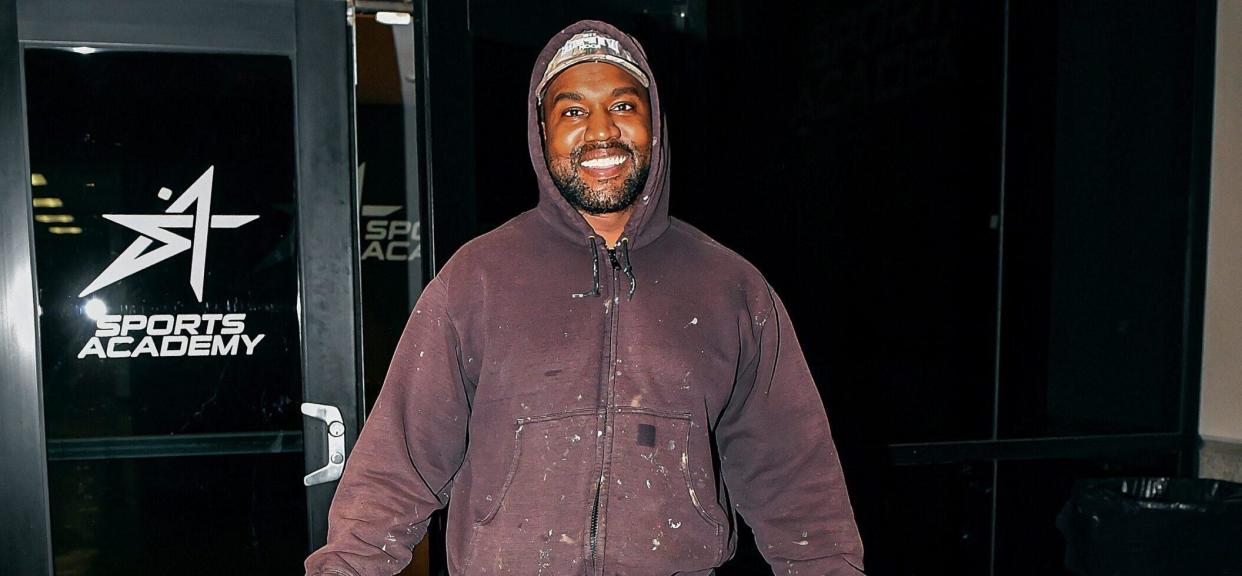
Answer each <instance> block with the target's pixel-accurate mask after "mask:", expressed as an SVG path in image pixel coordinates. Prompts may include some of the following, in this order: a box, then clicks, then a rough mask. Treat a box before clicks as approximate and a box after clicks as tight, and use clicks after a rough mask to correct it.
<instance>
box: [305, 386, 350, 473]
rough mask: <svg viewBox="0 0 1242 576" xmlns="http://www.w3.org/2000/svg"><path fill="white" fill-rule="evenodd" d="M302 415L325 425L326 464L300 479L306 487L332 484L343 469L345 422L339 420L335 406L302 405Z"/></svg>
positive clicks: (308, 403) (339, 415) (307, 403)
mask: <svg viewBox="0 0 1242 576" xmlns="http://www.w3.org/2000/svg"><path fill="white" fill-rule="evenodd" d="M302 413H303V414H305V415H307V416H310V417H311V418H314V419H316V420H323V423H324V424H327V432H328V454H327V456H328V463H327V464H325V465H324V467H323V468H320V469H318V470H316V471H314V472H311V473H310V474H307V475H306V477H305V478H303V479H302V483H303V484H305V485H307V486H314V485H316V484H323V483H325V482H332V481H334V480H337V479H339V478H340V477H341V471H342V470H344V469H345V421H344V420H343V419H341V411H340V410H338V409H337V407H336V406H328V405H325V404H314V403H311V402H303V403H302Z"/></svg>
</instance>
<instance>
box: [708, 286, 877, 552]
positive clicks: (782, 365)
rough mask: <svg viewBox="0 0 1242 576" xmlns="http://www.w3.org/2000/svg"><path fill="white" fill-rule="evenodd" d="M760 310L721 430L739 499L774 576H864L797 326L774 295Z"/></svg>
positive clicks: (730, 482) (729, 481) (728, 480)
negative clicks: (777, 573)
mask: <svg viewBox="0 0 1242 576" xmlns="http://www.w3.org/2000/svg"><path fill="white" fill-rule="evenodd" d="M752 305H753V306H754V308H752V310H754V309H756V308H757V309H758V312H755V313H752V314H751V319H752V322H753V323H752V326H751V334H752V335H753V336H754V339H753V341H752V342H750V344H749V345H744V346H743V359H742V362H743V364H742V367H741V369H740V370H739V374H738V379H737V383H736V388H735V390H734V392H733V396H732V398H731V399H730V401H729V404H728V406H727V407H726V408H725V410H724V412H723V414H722V415H721V418H720V420H719V423H718V425H717V429H716V438H717V445H718V447H719V450H720V455H721V465H722V467H723V469H724V478H725V485H726V486H727V488H728V490H729V495H730V499H731V500H732V501H733V503H734V505H735V507H736V509H737V511H738V512H739V513H740V514H741V515H742V517H743V518H745V519H746V522H747V524H749V525H750V526H751V528H752V529H753V530H754V533H755V541H756V543H757V545H758V548H759V551H760V552H761V553H762V554H763V556H764V558H765V559H766V560H767V562H768V564H769V565H771V566H772V568H773V570H774V571H780V573H782V574H785V573H788V574H802V575H804V576H846V575H858V574H862V566H863V564H862V558H863V548H862V541H861V540H860V539H859V536H858V528H857V527H856V526H855V524H854V514H853V510H852V508H851V507H850V500H849V494H848V493H847V492H846V486H845V478H844V476H843V475H842V472H841V464H840V461H839V459H838V458H837V453H836V448H835V446H834V445H833V441H832V433H831V431H830V430H829V426H828V417H827V415H826V414H825V412H824V406H823V401H822V400H821V399H820V396H819V392H818V390H817V389H816V387H815V382H814V381H813V380H812V378H811V373H810V370H809V369H808V367H807V364H806V359H805V358H804V357H803V355H802V349H801V348H800V347H799V345H798V339H797V337H796V336H795V335H794V330H793V325H792V324H791V323H790V321H789V317H788V315H787V314H786V313H785V306H784V305H783V304H782V303H781V301H780V299H779V298H778V297H777V296H776V294H775V292H773V291H772V290H771V288H770V287H769V288H768V289H767V293H765V294H762V296H761V297H760V298H759V302H758V303H753V304H752ZM744 333H745V332H744ZM747 348H749V350H747Z"/></svg>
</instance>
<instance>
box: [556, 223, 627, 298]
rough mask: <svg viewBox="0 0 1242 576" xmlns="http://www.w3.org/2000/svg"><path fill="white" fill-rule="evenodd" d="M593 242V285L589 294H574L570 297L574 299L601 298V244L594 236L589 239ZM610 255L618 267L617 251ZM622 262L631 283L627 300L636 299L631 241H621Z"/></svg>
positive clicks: (622, 269)
mask: <svg viewBox="0 0 1242 576" xmlns="http://www.w3.org/2000/svg"><path fill="white" fill-rule="evenodd" d="M588 239H589V240H590V241H591V277H592V284H591V290H590V291H589V292H574V293H573V294H571V295H570V296H572V297H574V298H586V297H587V296H600V295H601V294H602V291H601V290H600V284H599V243H598V242H596V240H595V237H594V236H590V237H588ZM609 255H610V256H611V257H612V258H613V264H614V265H616V264H617V262H616V256H615V251H613V250H609ZM621 260H622V262H624V264H622V266H621V271H622V272H623V273H625V277H626V278H628V279H629V281H630V292H629V295H628V296H626V300H633V299H634V288H635V287H636V286H637V285H638V280H637V279H636V278H634V266H633V265H632V264H630V239H629V238H622V239H621Z"/></svg>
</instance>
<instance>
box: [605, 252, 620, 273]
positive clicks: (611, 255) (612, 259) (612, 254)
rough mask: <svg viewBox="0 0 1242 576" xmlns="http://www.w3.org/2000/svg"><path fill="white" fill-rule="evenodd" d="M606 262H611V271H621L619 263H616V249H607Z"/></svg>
mask: <svg viewBox="0 0 1242 576" xmlns="http://www.w3.org/2000/svg"><path fill="white" fill-rule="evenodd" d="M608 261H609V262H612V269H613V270H620V269H621V263H620V262H618V261H617V249H616V248H609V249H608Z"/></svg>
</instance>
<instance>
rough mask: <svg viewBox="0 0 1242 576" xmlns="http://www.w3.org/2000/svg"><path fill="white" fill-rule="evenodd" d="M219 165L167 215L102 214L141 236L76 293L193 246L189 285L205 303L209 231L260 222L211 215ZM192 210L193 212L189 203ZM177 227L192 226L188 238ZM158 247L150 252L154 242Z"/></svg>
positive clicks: (164, 194) (165, 194)
mask: <svg viewBox="0 0 1242 576" xmlns="http://www.w3.org/2000/svg"><path fill="white" fill-rule="evenodd" d="M214 173H215V166H211V167H209V168H207V171H206V172H203V175H202V176H199V177H198V180H195V181H194V183H193V184H191V185H190V187H189V188H186V190H185V192H183V193H182V194H181V196H180V197H179V198H177V199H176V201H174V202H173V203H172V204H171V205H169V207H168V209H167V210H164V213H163V214H104V215H103V217H104V218H105V219H107V220H111V221H113V222H116V223H117V224H120V225H122V226H125V227H126V228H129V229H131V230H134V231H135V232H138V233H139V234H142V236H141V237H139V238H138V239H137V240H134V241H133V243H131V244H130V245H129V247H128V248H126V249H125V251H124V252H122V253H121V255H120V256H117V258H116V260H113V261H112V263H111V264H109V265H108V267H107V268H105V269H104V271H103V272H102V273H100V274H99V276H98V277H97V278H95V279H94V280H93V281H91V283H90V285H89V286H87V287H86V288H85V289H84V290H82V293H81V294H78V297H79V298H80V297H82V296H86V295H87V294H90V293H92V292H95V291H96V290H99V289H100V288H104V287H106V286H110V285H112V284H113V283H115V282H118V281H120V280H122V279H124V278H127V277H129V276H130V275H132V274H135V273H137V272H140V271H142V270H145V269H147V268H150V267H151V266H154V265H156V264H159V263H160V262H163V261H165V260H167V259H169V258H172V257H173V256H176V255H177V254H180V253H182V252H185V251H186V250H191V255H190V288H191V289H193V290H194V296H196V297H197V298H198V301H199V302H202V301H203V270H204V268H205V266H206V263H207V231H208V230H209V229H212V228H237V227H240V226H242V225H244V224H248V223H250V222H253V221H255V220H258V219H259V217H258V216H257V215H245V216H239V215H233V214H229V215H224V214H212V213H211V180H212V175H213V174H214ZM158 196H159V197H160V199H161V200H168V199H169V198H171V197H172V191H171V190H169V189H167V188H161V189H160V191H159V194H158ZM191 206H193V207H194V211H193V212H190V211H189V210H190V207H191ZM173 229H189V230H191V236H190V237H189V238H186V237H185V236H182V235H180V234H177V233H175V232H173V231H172V230H173ZM157 241H158V242H160V245H159V246H157V247H156V248H155V249H153V250H150V251H148V249H149V248H151V246H152V245H153V244H154V243H155V242H157Z"/></svg>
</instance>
